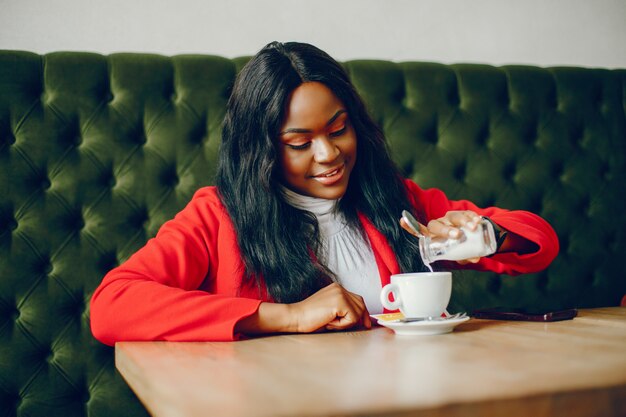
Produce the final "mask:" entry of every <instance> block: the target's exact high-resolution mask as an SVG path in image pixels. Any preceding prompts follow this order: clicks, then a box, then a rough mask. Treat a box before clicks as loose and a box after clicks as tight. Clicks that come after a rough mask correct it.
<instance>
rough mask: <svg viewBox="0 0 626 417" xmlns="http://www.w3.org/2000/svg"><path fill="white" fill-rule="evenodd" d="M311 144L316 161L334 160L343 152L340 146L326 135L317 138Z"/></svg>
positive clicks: (326, 161)
mask: <svg viewBox="0 0 626 417" xmlns="http://www.w3.org/2000/svg"><path fill="white" fill-rule="evenodd" d="M311 146H312V147H313V158H314V159H315V162H318V163H321V164H323V163H328V162H333V161H334V160H335V159H337V157H338V156H339V154H340V153H341V151H340V150H339V148H338V147H337V146H336V145H335V144H334V143H333V142H332V141H331V140H330V139H329V138H328V137H325V136H324V137H318V138H315V140H313V143H311Z"/></svg>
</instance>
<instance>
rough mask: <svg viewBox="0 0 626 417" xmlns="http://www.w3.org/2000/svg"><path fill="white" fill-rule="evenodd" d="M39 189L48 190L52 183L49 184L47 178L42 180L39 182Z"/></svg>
mask: <svg viewBox="0 0 626 417" xmlns="http://www.w3.org/2000/svg"><path fill="white" fill-rule="evenodd" d="M40 187H41V188H42V189H43V190H49V189H50V187H52V183H51V182H50V180H49V179H48V178H44V179H43V180H41V184H40Z"/></svg>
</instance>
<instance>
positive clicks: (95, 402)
mask: <svg viewBox="0 0 626 417" xmlns="http://www.w3.org/2000/svg"><path fill="white" fill-rule="evenodd" d="M244 62H245V59H236V60H228V59H224V58H219V57H213V56H176V57H171V58H170V57H163V56H156V55H146V54H115V55H110V56H102V55H97V54H87V53H53V54H49V55H45V56H39V55H35V54H31V53H26V52H15V51H4V52H0V416H15V415H17V416H64V417H65V416H83V415H90V416H94V417H105V416H113V415H120V416H122V415H124V416H135V415H145V414H146V413H145V411H144V409H143V408H142V406H141V405H140V404H139V402H138V401H137V400H136V398H135V397H134V395H133V394H132V393H131V392H130V390H129V389H128V388H127V387H126V385H125V384H124V382H123V381H122V380H121V378H120V377H119V375H118V374H117V373H116V372H115V368H114V358H113V350H112V349H110V348H108V347H105V346H103V345H101V344H99V343H98V342H96V341H95V340H94V339H93V338H92V337H91V334H90V330H89V324H88V323H89V320H88V315H89V311H88V304H89V303H88V301H89V297H90V296H91V294H92V292H93V290H94V288H95V287H96V286H97V285H98V283H99V281H100V280H101V279H102V277H103V275H104V274H105V272H107V271H108V270H109V269H110V268H112V267H113V266H115V265H117V264H118V263H119V262H121V261H123V260H124V259H126V258H127V257H128V256H129V255H130V254H131V253H133V252H134V251H135V250H136V249H137V248H139V247H140V246H142V245H143V243H144V242H145V241H146V239H148V238H149V237H150V236H153V235H154V234H155V233H156V231H157V230H158V228H159V226H160V225H161V224H162V223H163V222H164V221H165V220H167V219H168V218H170V217H172V216H173V215H174V214H175V213H176V212H177V211H178V210H180V209H181V208H182V207H183V206H184V205H185V203H186V202H187V201H188V200H189V199H190V198H191V196H192V194H193V192H194V191H195V190H196V189H197V188H198V187H200V186H203V185H208V184H211V183H212V182H213V176H214V173H215V167H216V156H217V151H218V147H219V142H220V123H221V120H222V117H223V115H224V108H225V103H226V100H227V98H228V94H229V86H230V85H231V83H232V81H233V78H234V76H235V74H236V72H237V70H238V69H239V68H240V67H241V65H242V64H243V63H244ZM345 65H346V67H347V69H348V70H349V72H350V74H351V76H352V78H353V81H354V83H355V84H356V86H357V88H358V89H359V90H360V91H361V93H362V94H363V96H364V98H365V99H366V101H367V102H368V104H369V105H370V108H371V111H372V113H373V115H374V117H375V119H376V120H377V121H378V122H379V123H380V124H381V125H382V126H383V128H384V130H385V132H386V134H387V136H388V139H389V141H390V146H391V149H392V152H393V155H394V158H395V159H396V161H397V162H398V164H399V165H400V167H401V168H402V170H403V171H404V173H405V174H406V175H407V176H409V177H411V178H413V179H415V180H416V181H417V182H418V183H419V184H421V185H422V186H425V187H430V186H433V187H440V188H442V189H444V190H445V191H446V192H447V193H448V194H449V195H450V196H451V197H453V198H468V199H471V200H473V201H475V202H476V203H477V204H479V205H492V204H495V205H498V206H501V207H505V208H520V209H526V210H531V211H534V212H536V213H539V214H540V215H542V216H543V217H545V218H546V219H547V220H548V221H550V222H551V223H552V224H553V225H554V227H555V228H556V230H557V233H558V235H559V239H560V242H561V247H562V250H561V254H560V255H559V257H558V258H557V259H556V261H555V262H554V264H553V265H552V266H551V267H550V268H549V269H548V270H546V271H544V272H541V273H538V274H534V275H528V276H524V277H516V278H509V277H505V278H501V277H500V276H497V275H495V274H488V273H482V274H479V273H473V272H464V273H458V274H456V275H455V276H456V279H455V287H454V293H453V301H452V304H453V305H452V306H451V309H452V310H468V309H472V308H475V307H479V306H493V305H512V306H551V307H554V308H557V307H566V306H577V307H591V306H606V305H616V304H618V303H619V300H620V298H621V296H622V295H623V294H624V293H625V292H626V282H625V281H626V280H625V279H624V274H623V273H622V272H621V268H620V265H621V262H620V256H623V254H624V253H626V241H625V232H626V227H625V226H626V224H625V222H626V220H625V219H626V216H624V213H625V212H626V210H625V209H626V204H625V203H624V201H625V199H624V195H625V194H626V175H625V163H624V158H625V156H626V152H625V151H626V149H625V147H626V121H625V117H624V113H625V107H626V93H625V90H626V71H625V70H613V71H609V70H602V69H582V68H548V69H544V68H537V67H522V66H508V67H501V68H495V67H491V66H484V65H440V64H433V63H418V62H412V63H391V62H382V61H353V62H348V63H346V64H345Z"/></svg>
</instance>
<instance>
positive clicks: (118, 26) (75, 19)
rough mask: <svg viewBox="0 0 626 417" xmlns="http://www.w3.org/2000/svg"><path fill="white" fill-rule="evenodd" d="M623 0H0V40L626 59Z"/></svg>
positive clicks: (64, 46)
mask: <svg viewBox="0 0 626 417" xmlns="http://www.w3.org/2000/svg"><path fill="white" fill-rule="evenodd" d="M625 22H626V0H220V1H217V0H0V49H21V50H28V51H33V52H38V53H46V52H52V51H59V50H78V51H91V52H100V53H104V54H108V53H111V52H119V51H132V52H155V53H161V54H165V55H173V54H179V53H205V54H217V55H223V56H227V57H235V56H241V55H251V54H254V53H255V52H256V51H257V50H258V49H260V48H261V47H262V46H263V45H265V44H266V43H267V42H269V41H271V40H282V41H286V40H299V41H305V42H310V43H313V44H315V45H317V46H319V47H321V48H322V49H324V50H326V51H327V52H328V53H330V54H331V55H333V56H334V57H335V58H337V59H339V60H348V59H355V58H378V59H391V60H396V61H406V60H422V61H437V62H444V63H455V62H481V63H489V64H494V65H501V64H512V63H514V64H534V65H540V66H553V65H576V66H591V67H609V68H616V67H619V68H626V24H625Z"/></svg>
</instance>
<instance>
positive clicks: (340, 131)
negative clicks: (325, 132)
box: [329, 125, 346, 138]
mask: <svg viewBox="0 0 626 417" xmlns="http://www.w3.org/2000/svg"><path fill="white" fill-rule="evenodd" d="M345 132H346V125H343V127H342V128H341V129H339V130H335V131H333V132H330V133H329V135H330V136H331V137H333V138H335V137H337V136H341V135H343V134H344V133H345Z"/></svg>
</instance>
